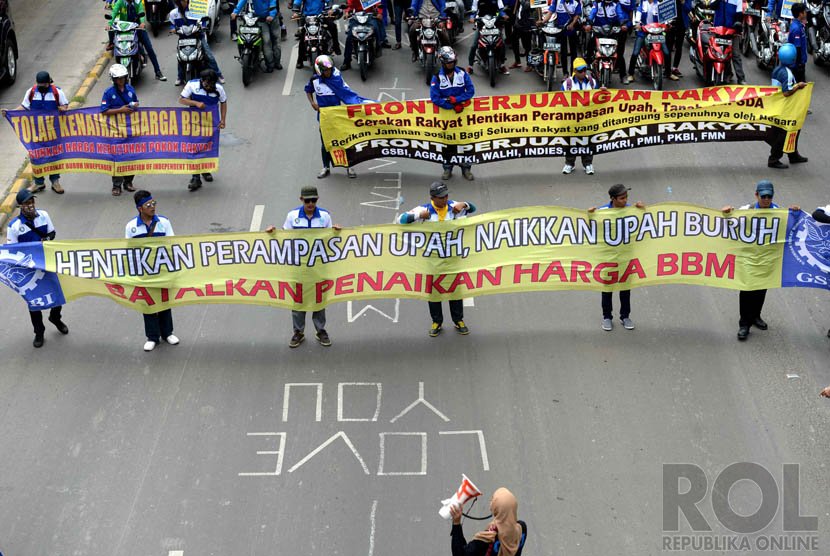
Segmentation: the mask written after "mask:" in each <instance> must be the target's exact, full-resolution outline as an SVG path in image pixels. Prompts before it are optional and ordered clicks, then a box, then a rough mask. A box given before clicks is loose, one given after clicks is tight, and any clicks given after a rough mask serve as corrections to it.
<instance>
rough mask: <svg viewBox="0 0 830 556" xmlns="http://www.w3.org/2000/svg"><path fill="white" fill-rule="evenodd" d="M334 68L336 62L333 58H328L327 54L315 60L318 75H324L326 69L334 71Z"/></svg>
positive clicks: (315, 69)
mask: <svg viewBox="0 0 830 556" xmlns="http://www.w3.org/2000/svg"><path fill="white" fill-rule="evenodd" d="M332 68H334V61H333V60H332V59H331V56H327V55H326V54H320V55H319V56H317V59H316V60H314V71H315V72H316V73H317V75H323V70H324V69H332Z"/></svg>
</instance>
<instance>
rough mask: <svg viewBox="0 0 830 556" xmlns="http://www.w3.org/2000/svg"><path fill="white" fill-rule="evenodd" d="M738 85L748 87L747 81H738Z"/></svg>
mask: <svg viewBox="0 0 830 556" xmlns="http://www.w3.org/2000/svg"><path fill="white" fill-rule="evenodd" d="M738 85H746V79H738Z"/></svg>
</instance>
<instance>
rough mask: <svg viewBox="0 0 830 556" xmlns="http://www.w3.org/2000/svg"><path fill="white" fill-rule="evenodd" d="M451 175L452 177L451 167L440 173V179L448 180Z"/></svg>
mask: <svg viewBox="0 0 830 556" xmlns="http://www.w3.org/2000/svg"><path fill="white" fill-rule="evenodd" d="M451 177H452V169H450V170H444V173H443V174H441V179H442V180H448V179H450V178H451Z"/></svg>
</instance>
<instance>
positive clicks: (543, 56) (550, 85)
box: [527, 21, 567, 91]
mask: <svg viewBox="0 0 830 556" xmlns="http://www.w3.org/2000/svg"><path fill="white" fill-rule="evenodd" d="M563 30H564V29H562V28H561V27H557V26H556V23H555V22H553V21H548V22H547V23H546V24H545V25H544V26H543V27H534V28H533V29H531V30H530V33H531V35H530V44H531V50H530V52H528V53H527V65H528V66H530V67H532V68H533V69H534V70H535V71H536V73H537V74H538V75H539V76H540V77H541V78H542V80H543V81H544V82H545V87H546V90H548V91H553V90H554V88H555V87H556V84H557V83H558V82H559V81H561V78H562V75H561V74H560V73H559V72H560V65H561V64H560V63H559V52H560V51H561V50H562V44H561V43H560V42H559V35H560V34H561V33H562V31H563ZM566 40H567V39H566Z"/></svg>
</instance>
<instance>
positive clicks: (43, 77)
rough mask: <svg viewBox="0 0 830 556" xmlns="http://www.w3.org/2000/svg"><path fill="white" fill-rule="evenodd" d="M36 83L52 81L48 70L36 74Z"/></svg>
mask: <svg viewBox="0 0 830 556" xmlns="http://www.w3.org/2000/svg"><path fill="white" fill-rule="evenodd" d="M35 82H36V83H52V77H51V76H50V75H49V72H48V71H39V72H37V76H35Z"/></svg>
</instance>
